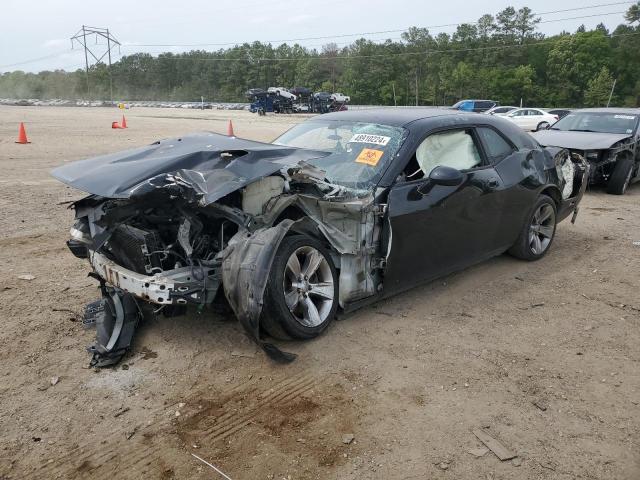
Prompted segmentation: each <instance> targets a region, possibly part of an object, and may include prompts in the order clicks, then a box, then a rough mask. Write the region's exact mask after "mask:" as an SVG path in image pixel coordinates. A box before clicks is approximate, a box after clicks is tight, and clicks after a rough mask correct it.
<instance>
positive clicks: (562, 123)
mask: <svg viewBox="0 0 640 480" xmlns="http://www.w3.org/2000/svg"><path fill="white" fill-rule="evenodd" d="M637 124H638V115H634V114H626V113H606V112H574V113H569V114H568V115H566V116H564V117H562V118H561V119H560V120H558V121H557V122H556V123H554V124H553V127H551V129H552V130H563V131H571V132H599V133H629V134H631V133H633V132H634V130H635V129H636V126H637Z"/></svg>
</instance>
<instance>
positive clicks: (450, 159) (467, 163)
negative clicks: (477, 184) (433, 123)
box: [405, 129, 482, 180]
mask: <svg viewBox="0 0 640 480" xmlns="http://www.w3.org/2000/svg"><path fill="white" fill-rule="evenodd" d="M414 160H415V161H414ZM481 164H482V157H481V156H480V152H479V151H478V147H477V146H476V143H475V141H474V138H473V134H472V130H471V129H468V130H451V131H447V132H439V133H434V134H432V135H429V136H428V137H427V138H425V139H424V140H423V141H422V143H421V144H420V145H419V146H418V149H417V150H416V154H415V157H414V159H412V160H411V161H410V162H409V165H408V167H407V170H405V173H406V176H407V180H415V179H417V178H423V177H428V176H429V174H430V173H431V170H433V169H434V168H435V167H437V166H440V165H443V166H447V167H452V168H455V169H457V170H469V169H471V168H474V167H477V166H479V165H481ZM415 167H417V169H415V170H414V171H413V172H410V171H408V170H411V169H412V168H415Z"/></svg>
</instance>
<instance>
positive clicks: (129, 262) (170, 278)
mask: <svg viewBox="0 0 640 480" xmlns="http://www.w3.org/2000/svg"><path fill="white" fill-rule="evenodd" d="M588 174H589V167H588V164H587V163H586V162H585V161H584V159H583V158H582V157H581V156H580V155H579V154H576V153H571V152H569V151H568V150H565V149H558V148H552V149H546V148H543V147H541V146H540V145H539V144H538V143H537V142H535V141H534V140H533V139H532V138H531V137H530V136H529V135H528V134H526V133H524V132H522V131H521V130H520V129H519V128H518V127H517V126H516V125H514V124H513V123H511V122H509V121H508V120H504V119H501V118H497V117H492V116H489V115H480V114H475V113H464V112H454V111H451V110H441V109H418V108H416V109H375V110H362V111H354V112H339V113H333V114H328V115H323V116H322V117H317V118H312V119H309V120H307V121H306V122H304V123H301V124H299V125H297V126H295V127H293V128H292V129H291V130H289V131H288V132H286V133H284V134H283V135H282V136H280V137H279V138H278V139H276V140H275V141H274V142H273V143H271V144H268V143H259V142H254V141H250V140H244V139H239V138H234V137H226V136H222V135H218V134H214V133H200V134H193V135H188V136H184V137H181V138H176V139H169V140H162V141H158V142H155V143H153V144H151V145H148V146H144V147H142V148H138V149H134V150H129V151H125V152H121V153H115V154H110V155H104V156H100V157H96V158H91V159H88V160H83V161H79V162H74V163H70V164H68V165H65V166H62V167H59V168H57V169H55V170H54V171H53V176H54V177H56V178H57V179H59V180H61V181H62V182H64V183H66V184H68V185H71V186H73V187H75V188H77V189H79V190H82V191H84V192H88V193H89V194H90V195H89V196H87V197H85V198H83V199H81V200H79V201H76V202H75V203H74V204H73V208H74V209H75V223H74V225H73V228H72V229H71V239H70V240H69V241H68V246H69V248H70V250H71V251H72V252H73V253H74V254H75V255H76V256H77V257H80V258H86V259H88V261H89V263H90V265H91V268H92V272H91V273H90V275H91V276H93V277H94V278H95V279H96V280H97V281H98V282H99V283H100V288H101V292H102V298H101V299H100V300H98V301H95V302H93V303H91V304H89V305H88V306H87V308H86V312H85V322H86V323H87V324H91V323H94V324H95V325H96V329H97V339H96V342H95V343H94V344H93V345H92V346H91V347H89V351H90V353H92V355H93V357H92V364H93V365H97V366H107V365H111V364H114V363H115V362H117V361H118V360H119V359H120V358H121V357H122V356H123V355H124V353H125V352H126V351H127V349H128V348H129V346H130V344H131V341H132V338H133V334H134V331H135V328H136V326H137V325H138V322H139V321H140V320H141V319H143V318H145V316H146V315H153V314H158V313H160V312H163V313H164V314H166V315H168V316H175V315H177V314H181V313H184V311H185V310H186V307H187V306H192V307H193V308H195V309H196V310H197V311H203V310H204V309H205V308H207V307H212V308H213V307H215V306H216V305H220V306H221V307H224V306H227V307H230V308H231V309H232V310H233V312H234V313H235V315H236V317H237V318H238V320H239V321H240V322H241V323H242V325H243V326H244V328H245V329H246V331H247V333H248V334H249V335H250V336H251V337H252V338H253V339H254V340H255V341H256V342H257V343H258V344H259V345H260V346H261V347H262V348H263V349H264V351H265V352H266V353H267V354H268V355H269V356H270V357H271V358H273V359H275V360H279V361H290V360H292V359H293V358H294V357H295V355H293V354H291V353H287V352H283V351H281V350H280V349H279V348H278V347H276V346H275V345H274V344H273V342H272V341H271V340H269V337H271V338H276V339H282V338H294V339H310V338H313V337H316V336H317V335H319V334H320V333H321V332H323V331H324V330H325V329H326V328H327V326H328V325H329V323H330V322H331V321H332V320H333V318H334V317H335V316H336V314H337V313H338V312H348V311H350V310H353V309H355V308H358V307H361V306H363V305H366V304H369V303H371V302H374V301H377V300H380V299H382V298H384V297H388V296H390V295H393V294H395V293H398V292H401V291H403V290H406V289H408V288H411V287H413V286H415V285H417V284H420V283H422V282H427V281H429V280H432V279H435V278H437V277H440V276H443V275H446V274H449V273H451V272H454V271H457V270H460V269H463V268H465V267H467V266H469V265H472V264H475V263H478V262H480V261H483V260H485V259H488V258H490V257H492V256H495V255H499V254H502V253H504V252H506V251H508V252H510V253H511V254H512V255H514V256H516V257H518V258H521V259H524V260H537V259H539V258H541V257H542V256H544V255H545V254H546V253H547V251H548V250H549V247H550V246H551V243H552V241H553V238H554V235H555V232H556V224H557V223H558V222H560V221H561V220H563V219H565V218H566V217H568V216H570V215H572V214H573V219H574V220H575V215H576V214H577V209H578V204H579V202H580V199H581V197H582V195H583V193H584V189H585V187H586V183H587V181H586V180H587V177H588Z"/></svg>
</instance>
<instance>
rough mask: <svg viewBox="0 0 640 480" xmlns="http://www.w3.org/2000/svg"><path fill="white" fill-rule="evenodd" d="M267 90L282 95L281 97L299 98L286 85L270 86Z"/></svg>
mask: <svg viewBox="0 0 640 480" xmlns="http://www.w3.org/2000/svg"><path fill="white" fill-rule="evenodd" d="M267 92H269V93H275V94H276V95H280V96H281V97H284V98H289V99H291V100H295V99H297V98H298V97H296V96H295V95H294V94H293V93H291V92H289V90H287V89H286V88H284V87H269V88H268V89H267Z"/></svg>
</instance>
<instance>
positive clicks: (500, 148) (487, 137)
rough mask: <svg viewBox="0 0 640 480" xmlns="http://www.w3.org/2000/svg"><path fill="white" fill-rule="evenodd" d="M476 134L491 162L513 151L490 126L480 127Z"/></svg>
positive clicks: (497, 160)
mask: <svg viewBox="0 0 640 480" xmlns="http://www.w3.org/2000/svg"><path fill="white" fill-rule="evenodd" d="M478 135H479V136H480V139H481V140H482V143H483V144H484V147H485V150H486V152H487V156H488V157H489V159H490V160H491V162H492V163H495V162H499V161H500V160H502V159H503V158H505V157H507V156H508V155H511V154H512V153H513V152H514V148H513V147H512V146H511V145H509V143H508V142H507V141H506V140H505V139H504V138H502V136H501V135H500V134H499V133H498V132H496V131H495V130H494V129H492V128H488V127H480V128H478Z"/></svg>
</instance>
